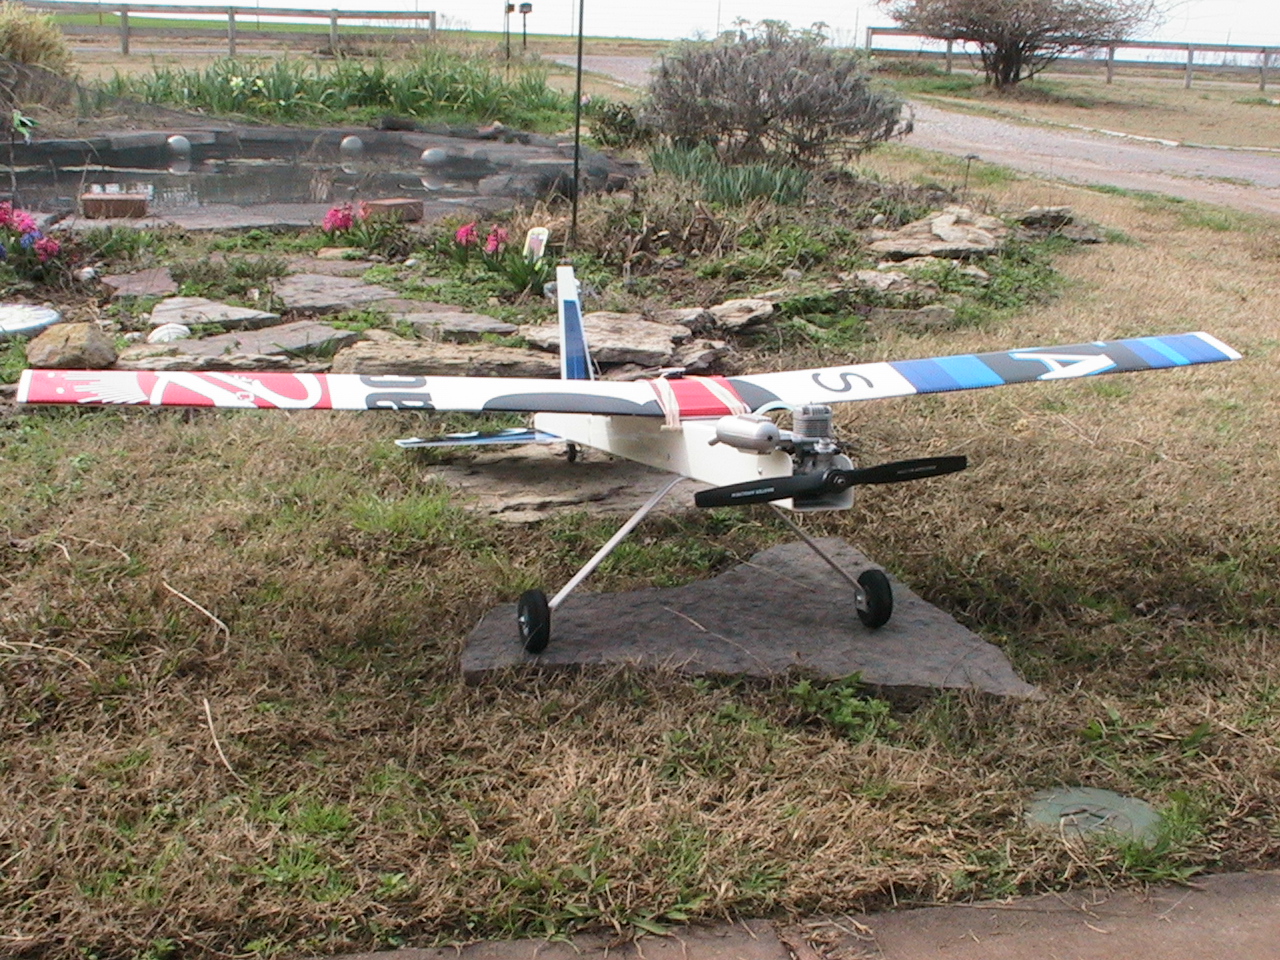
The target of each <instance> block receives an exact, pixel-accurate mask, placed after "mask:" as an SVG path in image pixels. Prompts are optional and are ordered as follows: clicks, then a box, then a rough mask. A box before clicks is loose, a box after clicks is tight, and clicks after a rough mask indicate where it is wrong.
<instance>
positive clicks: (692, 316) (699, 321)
mask: <svg viewBox="0 0 1280 960" xmlns="http://www.w3.org/2000/svg"><path fill="white" fill-rule="evenodd" d="M653 319H654V322H655V323H672V324H676V325H677V326H681V327H688V328H689V330H690V331H691V332H692V333H693V334H695V335H705V334H708V333H710V332H711V331H712V330H714V329H715V326H716V318H715V316H714V315H713V314H712V313H711V311H710V310H708V309H707V308H706V307H675V308H673V309H670V310H659V311H658V312H657V313H655V314H654V315H653Z"/></svg>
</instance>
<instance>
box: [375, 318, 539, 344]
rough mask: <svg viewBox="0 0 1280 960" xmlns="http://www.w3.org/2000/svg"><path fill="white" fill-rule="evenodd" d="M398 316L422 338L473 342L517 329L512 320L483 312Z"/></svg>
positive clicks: (506, 335)
mask: <svg viewBox="0 0 1280 960" xmlns="http://www.w3.org/2000/svg"><path fill="white" fill-rule="evenodd" d="M398 319H400V320H402V321H404V322H405V323H407V324H409V325H410V326H412V327H413V328H414V329H415V330H417V331H418V335H419V336H420V337H424V338H426V339H440V340H453V341H456V342H458V343H474V342H476V341H477V340H479V339H480V338H481V337H483V336H484V335H485V334H490V335H492V336H495V337H510V336H514V335H515V334H517V333H518V332H519V331H520V328H519V327H517V326H516V325H515V324H514V323H507V322H505V321H503V320H499V319H497V318H496V317H490V316H488V315H486V314H483V313H459V312H457V311H452V312H442V313H407V314H403V315H402V316H400V317H399V318H398Z"/></svg>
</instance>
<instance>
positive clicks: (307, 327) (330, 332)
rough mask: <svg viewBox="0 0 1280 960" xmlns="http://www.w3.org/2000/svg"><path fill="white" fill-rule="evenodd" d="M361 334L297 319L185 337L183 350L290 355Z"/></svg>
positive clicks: (212, 353)
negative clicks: (215, 334) (202, 335)
mask: <svg viewBox="0 0 1280 960" xmlns="http://www.w3.org/2000/svg"><path fill="white" fill-rule="evenodd" d="M359 336H360V335H359V334H358V333H355V332H354V331H352V330H338V329H336V328H335V327H330V326H328V325H326V324H323V323H317V322H316V321H314V320H295V321H294V322H292V323H282V324H280V325H279V326H275V327H267V328H265V329H262V330H241V331H239V332H237V333H221V334H218V335H217V336H213V337H205V338H204V339H202V340H185V341H183V343H182V352H183V353H185V354H190V355H191V356H195V357H218V356H225V355H229V354H233V353H257V354H265V355H267V356H273V355H277V354H285V355H290V354H295V353H299V352H302V351H306V350H315V349H318V348H321V347H332V346H334V345H337V346H338V347H341V346H343V345H345V344H348V343H351V342H352V341H354V340H355V339H356V338H357V337H359Z"/></svg>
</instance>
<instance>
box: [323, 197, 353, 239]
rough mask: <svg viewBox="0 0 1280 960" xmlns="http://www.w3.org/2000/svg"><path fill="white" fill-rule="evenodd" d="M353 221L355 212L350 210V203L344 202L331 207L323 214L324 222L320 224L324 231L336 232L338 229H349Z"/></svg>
mask: <svg viewBox="0 0 1280 960" xmlns="http://www.w3.org/2000/svg"><path fill="white" fill-rule="evenodd" d="M353 223H355V214H354V213H353V212H352V210H351V204H349V203H344V204H341V205H340V206H336V207H333V208H331V209H330V210H329V212H328V213H326V214H325V215H324V223H322V224H321V225H320V226H321V229H322V230H324V232H325V233H337V232H338V231H339V230H350V229H351V225H352V224H353Z"/></svg>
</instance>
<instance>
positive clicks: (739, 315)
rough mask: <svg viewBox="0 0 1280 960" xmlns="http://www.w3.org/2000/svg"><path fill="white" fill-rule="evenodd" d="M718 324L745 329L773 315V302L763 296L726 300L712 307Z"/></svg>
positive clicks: (725, 328)
mask: <svg viewBox="0 0 1280 960" xmlns="http://www.w3.org/2000/svg"><path fill="white" fill-rule="evenodd" d="M709 312H710V314H711V315H712V316H713V317H715V321H716V326H718V327H719V328H720V329H722V330H728V331H731V332H732V331H735V330H745V329H746V328H748V327H754V326H756V325H758V324H761V323H763V322H764V321H766V320H768V319H769V318H770V317H772V316H773V304H772V303H771V302H770V301H768V300H765V299H763V298H748V299H743V300H726V301H725V302H724V303H721V304H719V305H717V306H714V307H712V308H711V309H710V311H709Z"/></svg>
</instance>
